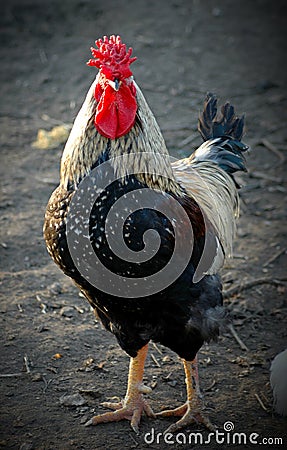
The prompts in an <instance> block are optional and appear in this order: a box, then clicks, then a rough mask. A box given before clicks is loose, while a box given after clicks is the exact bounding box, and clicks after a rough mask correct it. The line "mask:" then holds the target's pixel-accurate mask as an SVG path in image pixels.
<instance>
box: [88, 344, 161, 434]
mask: <svg viewBox="0 0 287 450" xmlns="http://www.w3.org/2000/svg"><path fill="white" fill-rule="evenodd" d="M147 352H148V344H147V345H145V346H144V347H143V348H141V349H140V350H139V352H138V354H137V356H136V357H135V358H131V360H130V368H129V377H128V387H127V392H126V396H125V398H124V400H123V401H121V402H119V403H110V402H105V403H103V406H105V407H107V408H111V409H114V410H115V411H113V412H107V413H104V414H100V415H97V416H94V417H92V419H90V420H89V421H88V422H87V423H86V424H85V425H86V426H89V425H98V424H99V423H105V422H118V421H119V420H123V419H127V420H130V422H131V427H132V429H133V430H134V431H135V432H136V433H138V432H139V429H138V425H139V423H140V419H141V415H142V413H143V412H145V413H146V415H147V416H149V417H155V414H154V413H153V411H152V409H151V407H150V406H149V405H148V403H147V401H146V400H145V399H144V398H143V394H147V393H149V392H151V389H150V388H149V387H147V386H144V385H143V384H142V380H143V374H144V365H145V360H146V356H147Z"/></svg>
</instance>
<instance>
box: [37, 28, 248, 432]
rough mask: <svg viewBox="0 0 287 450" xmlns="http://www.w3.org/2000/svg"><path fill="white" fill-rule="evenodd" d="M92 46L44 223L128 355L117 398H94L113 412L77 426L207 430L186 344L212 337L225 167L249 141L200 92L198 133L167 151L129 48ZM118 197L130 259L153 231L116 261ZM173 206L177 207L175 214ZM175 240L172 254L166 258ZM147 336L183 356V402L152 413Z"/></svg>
mask: <svg viewBox="0 0 287 450" xmlns="http://www.w3.org/2000/svg"><path fill="white" fill-rule="evenodd" d="M91 51H92V55H93V59H91V60H90V61H89V62H88V63H87V64H88V65H89V66H95V67H96V68H98V69H99V71H98V73H97V76H96V78H95V81H94V82H93V83H92V85H91V87H90V89H89V91H88V94H87V96H86V99H85V101H84V103H83V105H82V108H81V110H80V111H79V113H78V116H77V118H76V120H75V122H74V126H73V128H72V130H71V133H70V136H69V138H68V140H67V143H66V146H65V149H64V152H63V155H62V160H61V169H60V184H59V186H58V187H57V188H56V190H55V191H54V192H53V193H52V195H51V198H50V200H49V202H48V205H47V209H46V215H45V222H44V238H45V241H46V245H47V249H48V252H49V254H50V255H51V257H52V258H53V260H54V261H55V263H56V264H57V265H58V266H59V267H60V269H61V270H62V271H63V272H64V273H65V274H66V275H67V276H69V277H70V278H72V280H73V281H74V283H75V284H76V286H77V287H78V288H79V289H80V290H81V292H82V293H83V294H84V296H85V297H86V298H87V300H88V301H89V303H90V304H91V306H92V307H93V309H94V310H95V313H96V316H97V318H98V319H99V320H100V321H101V322H102V324H103V325H104V327H105V328H106V329H107V330H108V331H110V332H112V333H113V334H114V335H115V337H116V339H117V341H118V343H119V345H120V346H121V348H122V349H123V350H124V351H125V352H126V353H127V354H128V355H129V356H130V358H131V359H130V368H129V376H128V386H127V392H126V395H125V398H124V399H123V400H122V401H121V402H119V403H104V405H105V406H106V407H108V408H110V409H112V410H113V411H111V412H106V413H104V414H101V415H96V416H94V417H93V418H91V419H90V420H89V421H88V422H87V424H86V425H97V424H99V423H104V422H112V421H119V420H122V419H128V420H129V421H130V424H131V427H132V428H133V429H134V431H136V432H138V429H139V423H140V419H141V416H142V413H146V415H147V416H150V417H166V416H173V415H174V416H176V417H180V418H179V420H178V421H177V422H175V423H174V424H172V425H171V426H170V427H169V428H168V431H170V432H174V431H176V430H179V429H181V428H183V427H186V426H187V425H189V424H191V423H193V422H196V423H201V424H203V425H205V426H206V427H208V428H210V429H212V427H213V426H212V424H211V422H210V420H209V419H208V417H206V416H205V414H204V413H203V405H202V400H201V395H200V390H199V379H198V366H197V353H198V351H199V349H200V348H201V346H202V345H203V344H204V342H209V341H210V340H211V339H214V338H216V337H217V336H218V334H219V331H220V328H221V326H222V324H223V323H224V321H225V320H226V314H225V311H224V308H223V306H222V287H221V282H220V278H219V276H218V274H217V273H218V271H219V269H220V268H221V267H222V265H223V262H224V258H225V256H227V255H229V254H231V251H232V240H233V236H234V231H235V222H236V217H237V216H238V201H239V200H238V192H237V190H238V189H237V188H238V186H237V184H236V181H235V180H234V178H233V173H234V172H236V171H238V170H243V171H245V170H246V167H245V158H244V152H245V151H246V150H247V148H248V147H247V146H246V145H245V144H243V143H242V142H241V138H242V134H243V128H244V117H243V116H242V117H236V116H235V113H234V108H233V106H232V105H230V104H229V103H226V104H225V105H223V106H222V108H221V112H220V113H218V112H217V100H216V97H215V96H214V95H213V94H208V95H207V97H206V99H205V102H204V107H203V112H202V113H201V115H200V117H199V127H198V128H199V132H200V133H201V136H202V138H203V140H204V143H203V144H202V145H201V146H200V147H199V148H198V149H197V150H196V151H195V152H194V153H193V154H192V155H191V156H190V157H188V158H186V159H182V160H178V161H171V159H170V158H169V156H168V151H167V148H166V145H165V141H164V138H163V136H162V133H161V131H160V128H159V126H158V124H157V122H156V120H155V118H154V116H153V114H152V112H151V110H150V108H149V106H148V104H147V102H146V100H145V98H144V96H143V94H142V91H141V90H140V88H139V87H138V85H137V84H136V82H135V80H134V78H133V75H132V71H131V68H130V65H131V63H133V62H134V61H135V60H136V58H135V57H132V49H131V48H129V49H127V48H126V46H125V44H123V43H122V40H121V38H120V36H110V37H109V38H108V37H106V36H105V37H104V38H103V39H98V40H97V41H96V48H91ZM86 180H89V183H88V184H87V185H85V184H84V183H85V181H86ZM145 192H148V197H147V198H148V200H149V201H150V205H147V203H146V198H145V200H144V201H142V203H141V200H137V201H138V206H137V208H135V209H134V210H132V208H130V206H131V203H129V200H128V198H133V196H135V195H137V196H139V198H140V195H142V194H143V193H145ZM92 193H93V194H92ZM93 195H94V196H93ZM93 199H95V202H94V203H93V202H92V203H93V204H92V206H91V208H90V209H89V208H87V207H86V205H87V202H88V203H89V202H91V201H92V200H93ZM125 199H126V203H125ZM117 201H123V202H124V203H123V205H125V204H126V207H125V208H124V209H123V210H124V211H126V213H125V214H126V215H127V217H126V216H125V217H122V219H123V220H122V222H121V223H122V229H121V236H122V237H123V240H124V244H125V245H126V247H128V250H129V251H130V252H131V253H132V255H133V257H134V255H136V254H137V253H138V254H142V252H143V251H144V250H146V248H145V245H146V244H147V239H145V238H147V235H145V233H146V232H147V231H148V230H150V229H153V230H154V231H155V232H156V233H157V236H158V237H159V238H160V245H159V246H158V240H156V239H155V240H153V239H152V238H151V244H152V245H151V246H150V247H149V250H151V257H150V258H149V259H144V260H140V259H138V260H137V259H132V258H130V257H129V258H126V259H123V258H120V256H119V255H118V254H117V253H116V252H113V251H112V249H111V248H110V242H112V239H113V236H114V234H115V233H116V235H117V230H116V226H119V224H120V222H119V220H120V218H119V217H118V221H117V220H114V222H110V219H109V220H108V213H109V212H110V210H111V209H112V207H113V205H114V204H115V202H117ZM177 208H179V209H180V211H181V212H182V213H183V215H182V216H180V217H181V219H179V220H178V219H176V214H177V212H176V210H177ZM164 211H169V213H168V214H167V215H168V216H169V217H166V216H165V214H164ZM87 213H88V219H87V217H86V215H87ZM116 215H117V216H119V214H118V213H116ZM173 215H174V217H173ZM110 223H111V225H110ZM113 226H114V227H115V228H114V229H113ZM117 236H118V235H117ZM113 242H114V244H117V239H114V241H113ZM177 245H178V246H179V247H180V255H179V258H178V259H177V260H176V264H173V265H169V261H170V259H171V258H172V256H173V254H174V253H176V249H178V247H177ZM155 247H158V248H157V249H156V250H157V251H156V252H155V251H154V248H155ZM86 250H87V251H86ZM88 250H89V251H88ZM91 250H92V251H91ZM92 253H93V254H95V255H97V261H96V263H95V264H90V263H89V261H88V259H89V255H91V254H92ZM185 253H186V254H187V257H186V255H185V256H184V254H185ZM128 255H130V253H128ZM183 259H184V264H183V269H182V270H181V271H179V273H178V272H177V268H178V265H180V264H182V263H183ZM170 266H171V269H170ZM102 267H104V268H106V269H107V270H108V273H113V274H116V276H117V280H118V279H119V278H120V279H121V282H123V283H122V284H123V286H127V287H126V290H125V289H123V288H122V285H120V284H119V285H118V286H115V285H114V284H113V278H112V277H111V278H105V277H104V275H103V273H104V272H102ZM166 267H167V268H169V271H168V272H167V275H166V276H165V277H163V284H160V285H157V284H156V283H152V282H151V280H152V276H153V273H158V274H162V273H165V272H164V269H165V268H166ZM174 273H175V275H174ZM138 281H140V282H141V284H140V286H141V290H140V291H139V289H137V282H138ZM161 281H162V280H161ZM117 288H118V291H117ZM117 292H119V293H118V294H117ZM151 340H152V341H154V342H159V343H161V344H162V345H164V346H167V347H168V348H170V349H171V350H172V351H174V352H175V353H177V355H179V357H180V358H181V359H182V361H183V366H184V371H185V381H186V389H187V400H186V402H185V403H184V404H183V405H182V406H180V407H178V408H176V409H168V410H165V411H162V412H160V413H157V414H154V412H153V410H152V409H151V407H150V406H149V404H148V402H147V400H146V398H144V395H143V394H145V393H148V392H150V389H149V388H148V387H147V386H144V385H143V382H142V381H143V374H144V365H145V359H146V356H147V352H148V343H149V342H150V341H151Z"/></svg>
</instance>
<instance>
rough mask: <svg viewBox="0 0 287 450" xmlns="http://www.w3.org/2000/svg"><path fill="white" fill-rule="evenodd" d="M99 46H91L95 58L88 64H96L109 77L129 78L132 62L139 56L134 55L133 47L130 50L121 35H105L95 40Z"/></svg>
mask: <svg viewBox="0 0 287 450" xmlns="http://www.w3.org/2000/svg"><path fill="white" fill-rule="evenodd" d="M95 44H96V46H97V47H98V48H97V49H96V48H93V47H91V52H92V55H93V57H94V59H90V60H89V61H88V62H87V64H88V66H96V67H97V68H98V69H100V70H101V71H102V72H103V73H104V74H105V75H106V77H108V78H111V77H115V78H120V79H121V78H128V77H130V76H131V75H132V72H131V69H130V64H131V63H133V62H134V61H135V60H136V59H137V58H136V57H132V58H131V54H132V51H133V50H132V48H131V47H130V48H129V49H128V50H127V48H126V45H125V44H123V43H122V40H121V38H120V36H114V35H112V36H110V38H108V37H107V36H104V37H103V39H98V40H97V41H96V42H95Z"/></svg>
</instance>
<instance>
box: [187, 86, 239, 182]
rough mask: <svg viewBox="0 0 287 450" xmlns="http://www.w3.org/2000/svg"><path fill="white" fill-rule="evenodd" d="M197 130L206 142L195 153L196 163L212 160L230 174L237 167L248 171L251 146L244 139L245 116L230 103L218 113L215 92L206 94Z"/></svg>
mask: <svg viewBox="0 0 287 450" xmlns="http://www.w3.org/2000/svg"><path fill="white" fill-rule="evenodd" d="M198 130H199V132H200V134H201V136H202V138H203V140H204V141H205V142H204V143H203V144H202V145H201V146H200V147H199V148H198V149H197V150H196V151H195V152H194V153H193V155H192V160H193V162H194V163H196V162H199V161H212V162H213V163H215V164H217V165H218V166H219V167H220V168H221V169H223V170H225V172H227V173H229V175H230V176H231V177H232V174H233V173H234V172H237V171H238V170H243V171H246V164H245V157H244V152H245V151H246V150H248V146H247V145H245V144H244V143H243V142H241V138H242V135H243V131H244V116H241V117H237V116H235V111H234V107H233V106H232V105H231V104H230V103H229V102H227V103H225V104H224V105H223V106H222V107H221V109H220V113H219V114H218V113H217V99H216V97H215V95H214V94H210V93H209V94H207V96H206V99H205V102H204V108H203V111H202V113H201V114H200V116H199V120H198ZM232 178H233V177H232ZM235 184H236V182H235Z"/></svg>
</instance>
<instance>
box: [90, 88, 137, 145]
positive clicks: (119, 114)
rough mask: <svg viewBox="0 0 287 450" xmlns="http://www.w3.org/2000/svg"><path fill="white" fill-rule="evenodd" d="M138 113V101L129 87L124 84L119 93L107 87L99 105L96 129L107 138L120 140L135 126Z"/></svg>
mask: <svg viewBox="0 0 287 450" xmlns="http://www.w3.org/2000/svg"><path fill="white" fill-rule="evenodd" d="M98 93H99V92H98V91H97V94H98ZM136 112H137V103H136V99H135V96H134V95H133V94H132V92H131V89H130V87H129V86H128V85H126V84H124V83H122V84H121V86H120V89H119V90H118V91H115V90H114V89H113V88H112V87H111V86H110V85H107V86H106V87H105V88H104V90H103V92H102V95H101V98H100V100H99V102H98V105H97V110H96V115H95V125H96V128H97V130H98V131H99V133H101V134H102V135H103V136H105V137H107V138H110V139H116V138H119V137H121V136H124V135H125V134H126V133H128V132H129V130H130V129H131V128H132V126H133V125H134V123H135V117H136Z"/></svg>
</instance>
